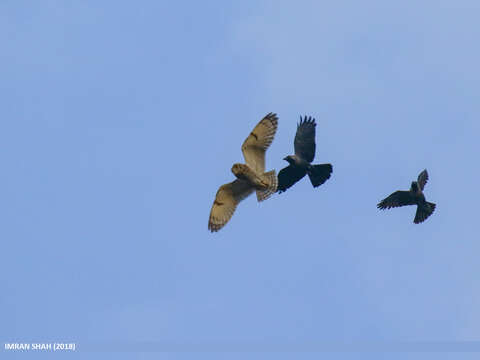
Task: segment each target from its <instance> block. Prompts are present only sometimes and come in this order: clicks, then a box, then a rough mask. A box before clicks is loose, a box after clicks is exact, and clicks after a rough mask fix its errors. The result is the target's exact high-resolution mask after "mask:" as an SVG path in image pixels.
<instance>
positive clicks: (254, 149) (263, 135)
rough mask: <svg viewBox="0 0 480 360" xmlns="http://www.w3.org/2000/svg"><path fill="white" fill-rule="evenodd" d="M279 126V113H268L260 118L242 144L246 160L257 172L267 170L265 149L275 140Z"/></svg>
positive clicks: (261, 172)
mask: <svg viewBox="0 0 480 360" xmlns="http://www.w3.org/2000/svg"><path fill="white" fill-rule="evenodd" d="M277 126H278V117H277V115H276V114H274V113H268V114H267V115H266V116H265V117H264V118H263V119H262V120H260V122H259V123H258V124H257V126H255V128H254V129H253V131H252V132H251V133H250V135H248V137H247V138H246V139H245V141H244V142H243V144H242V152H243V156H244V157H245V162H246V163H247V165H248V166H250V167H251V168H252V169H254V170H255V172H256V173H257V174H263V173H264V172H265V151H266V150H267V149H268V147H269V146H270V144H271V143H272V141H273V138H274V136H275V132H276V131H277Z"/></svg>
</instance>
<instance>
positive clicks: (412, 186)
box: [410, 181, 418, 192]
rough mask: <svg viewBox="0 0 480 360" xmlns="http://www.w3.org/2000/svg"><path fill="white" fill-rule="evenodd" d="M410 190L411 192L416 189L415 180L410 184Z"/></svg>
mask: <svg viewBox="0 0 480 360" xmlns="http://www.w3.org/2000/svg"><path fill="white" fill-rule="evenodd" d="M410 191H413V192H417V191H418V184H417V182H416V181H412V185H410Z"/></svg>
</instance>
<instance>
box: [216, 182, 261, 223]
mask: <svg viewBox="0 0 480 360" xmlns="http://www.w3.org/2000/svg"><path fill="white" fill-rule="evenodd" d="M254 190H255V189H254V188H253V187H252V186H251V185H250V184H249V183H248V182H246V181H244V180H240V179H237V180H235V181H232V182H231V183H228V184H224V185H222V186H220V188H219V189H218V191H217V195H216V196H215V201H214V202H213V205H212V210H211V211H210V218H209V220H208V230H210V231H211V232H215V231H218V230H220V229H221V228H222V227H223V226H224V225H225V224H226V223H227V222H228V221H229V220H230V218H231V217H232V215H233V213H234V212H235V209H236V208H237V205H238V203H239V202H240V201H242V200H243V199H245V198H246V197H247V196H248V195H250V194H251V193H253V191H254Z"/></svg>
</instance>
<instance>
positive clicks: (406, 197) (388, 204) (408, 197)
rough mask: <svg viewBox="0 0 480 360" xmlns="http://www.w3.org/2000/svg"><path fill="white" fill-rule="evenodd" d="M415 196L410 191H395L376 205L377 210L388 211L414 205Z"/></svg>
mask: <svg viewBox="0 0 480 360" xmlns="http://www.w3.org/2000/svg"><path fill="white" fill-rule="evenodd" d="M415 204H416V201H415V196H414V195H413V194H412V193H411V192H410V191H402V190H399V191H395V192H394V193H393V194H391V195H390V196H388V197H386V198H385V199H383V200H382V201H380V202H379V203H378V204H377V207H378V208H379V209H382V210H384V209H390V208H394V207H399V206H405V205H415Z"/></svg>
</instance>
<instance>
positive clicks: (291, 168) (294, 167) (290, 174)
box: [278, 116, 333, 193]
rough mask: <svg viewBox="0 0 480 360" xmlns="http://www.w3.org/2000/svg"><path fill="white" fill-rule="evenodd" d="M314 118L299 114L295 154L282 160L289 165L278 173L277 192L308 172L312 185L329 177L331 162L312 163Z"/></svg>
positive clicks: (313, 153) (317, 184) (282, 190)
mask: <svg viewBox="0 0 480 360" xmlns="http://www.w3.org/2000/svg"><path fill="white" fill-rule="evenodd" d="M315 126H317V124H315V119H313V118H312V117H308V118H307V117H306V116H305V117H304V118H303V119H302V117H301V116H300V123H298V125H297V133H296V135H295V140H294V141H293V146H294V148H295V155H288V156H287V157H285V158H284V159H283V160H286V161H288V163H289V164H290V165H288V166H287V167H286V168H283V169H282V170H280V172H279V173H278V192H280V193H281V192H284V191H286V190H287V189H288V188H289V187H291V186H292V185H293V184H295V183H296V182H297V181H299V180H300V179H301V178H303V177H304V176H305V175H307V174H308V177H309V178H310V181H311V183H312V185H313V187H317V186H320V185H322V184H323V183H324V182H325V181H327V179H329V178H330V174H331V173H332V170H333V169H332V164H320V165H312V164H311V162H312V161H313V158H314V157H315Z"/></svg>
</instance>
